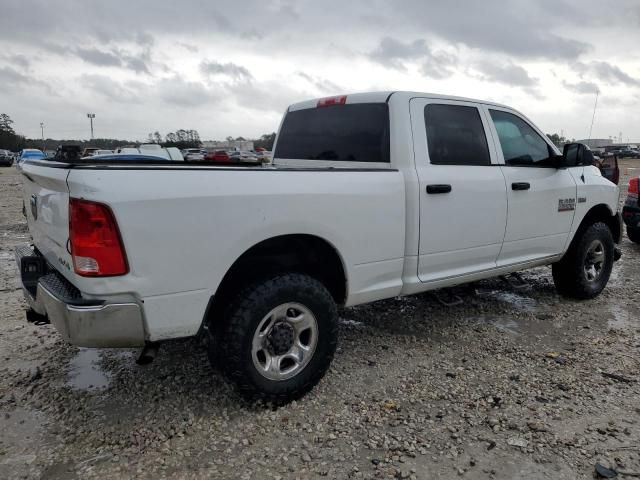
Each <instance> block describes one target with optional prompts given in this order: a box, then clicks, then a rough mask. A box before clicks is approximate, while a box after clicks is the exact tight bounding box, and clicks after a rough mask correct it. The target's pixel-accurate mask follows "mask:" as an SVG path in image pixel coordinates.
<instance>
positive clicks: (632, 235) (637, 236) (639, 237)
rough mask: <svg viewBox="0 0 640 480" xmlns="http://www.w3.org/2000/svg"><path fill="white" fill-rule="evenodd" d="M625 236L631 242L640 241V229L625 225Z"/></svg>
mask: <svg viewBox="0 0 640 480" xmlns="http://www.w3.org/2000/svg"><path fill="white" fill-rule="evenodd" d="M627 237H629V240H631V241H632V242H633V243H640V229H638V228H629V227H627Z"/></svg>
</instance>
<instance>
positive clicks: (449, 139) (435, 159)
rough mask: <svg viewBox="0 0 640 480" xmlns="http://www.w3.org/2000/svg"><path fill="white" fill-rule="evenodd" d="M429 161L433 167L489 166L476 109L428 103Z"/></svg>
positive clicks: (426, 121)
mask: <svg viewBox="0 0 640 480" xmlns="http://www.w3.org/2000/svg"><path fill="white" fill-rule="evenodd" d="M424 123H425V126H426V129H427V145H428V147H429V161H430V162H431V163H432V164H434V165H491V157H490V156H489V147H488V145H487V137H486V135H485V133H484V128H483V126H482V120H481V119H480V112H478V109H477V108H475V107H467V106H462V105H441V104H429V105H427V106H426V107H425V109H424Z"/></svg>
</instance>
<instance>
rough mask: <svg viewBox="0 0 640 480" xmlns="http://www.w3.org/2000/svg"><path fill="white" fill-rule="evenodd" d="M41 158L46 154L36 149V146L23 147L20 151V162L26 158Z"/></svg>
mask: <svg viewBox="0 0 640 480" xmlns="http://www.w3.org/2000/svg"><path fill="white" fill-rule="evenodd" d="M43 158H47V156H46V155H45V154H44V153H43V152H42V150H38V149H37V148H25V149H24V150H21V151H20V161H21V162H22V161H24V160H26V159H30V160H42V159H43Z"/></svg>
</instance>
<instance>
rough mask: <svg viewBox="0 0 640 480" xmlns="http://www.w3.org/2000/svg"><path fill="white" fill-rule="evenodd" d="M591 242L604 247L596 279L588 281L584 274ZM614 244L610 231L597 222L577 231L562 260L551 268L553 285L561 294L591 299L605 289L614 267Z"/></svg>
mask: <svg viewBox="0 0 640 480" xmlns="http://www.w3.org/2000/svg"><path fill="white" fill-rule="evenodd" d="M594 240H599V241H600V242H602V245H603V247H604V265H603V266H602V272H601V273H600V275H599V276H598V278H596V279H595V280H592V281H589V280H588V278H587V275H586V274H585V271H584V265H585V259H586V257H587V253H588V249H589V246H590V245H592V242H593V241H594ZM613 257H614V242H613V236H612V235H611V230H609V227H608V226H607V225H605V224H604V223H602V222H597V223H594V224H592V225H590V226H589V227H587V228H585V229H583V230H581V231H579V232H578V233H577V234H576V237H575V238H574V239H573V242H572V243H571V246H570V247H569V250H568V251H567V253H566V254H565V255H564V257H563V258H562V260H560V261H559V262H557V263H554V264H553V266H552V272H553V282H554V283H555V286H556V290H557V291H558V293H560V294H561V295H564V296H567V297H571V298H576V299H579V300H584V299H589V298H594V297H596V296H598V295H599V294H600V292H602V290H604V287H605V286H606V285H607V282H608V281H609V277H610V276H611V270H612V268H613V261H614V260H613Z"/></svg>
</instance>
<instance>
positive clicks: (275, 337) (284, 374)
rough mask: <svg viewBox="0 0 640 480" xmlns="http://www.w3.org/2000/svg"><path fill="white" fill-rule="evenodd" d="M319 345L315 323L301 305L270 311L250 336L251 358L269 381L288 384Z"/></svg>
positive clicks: (280, 306)
mask: <svg viewBox="0 0 640 480" xmlns="http://www.w3.org/2000/svg"><path fill="white" fill-rule="evenodd" d="M317 344H318V322H317V321H316V317H315V316H314V315H313V313H311V310H309V309H308V308H307V307H305V306H304V305H302V304H300V303H283V304H282V305H278V306H277V307H276V308H274V309H273V310H271V311H270V312H269V313H267V315H265V316H264V318H263V319H262V320H261V321H260V323H259V324H258V328H256V331H255V333H254V334H253V343H252V348H251V357H252V358H253V365H254V366H255V367H256V369H257V370H258V372H260V374H261V375H262V376H263V377H265V378H268V379H269V380H276V381H281V380H287V379H289V378H292V377H294V376H296V375H297V374H299V373H300V372H301V371H302V370H303V369H304V367H306V366H307V364H308V363H309V361H310V360H311V358H312V357H313V353H314V352H315V349H316V345H317Z"/></svg>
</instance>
